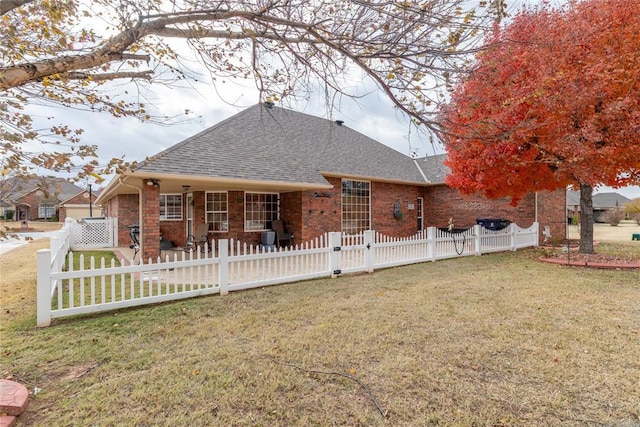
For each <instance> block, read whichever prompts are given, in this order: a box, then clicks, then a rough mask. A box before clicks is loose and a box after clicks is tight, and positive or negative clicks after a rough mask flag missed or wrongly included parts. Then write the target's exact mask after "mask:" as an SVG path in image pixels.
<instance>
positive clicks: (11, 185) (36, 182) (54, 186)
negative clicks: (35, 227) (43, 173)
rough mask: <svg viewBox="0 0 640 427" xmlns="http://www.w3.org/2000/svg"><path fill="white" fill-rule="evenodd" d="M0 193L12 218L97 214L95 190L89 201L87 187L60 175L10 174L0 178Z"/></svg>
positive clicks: (22, 219)
mask: <svg viewBox="0 0 640 427" xmlns="http://www.w3.org/2000/svg"><path fill="white" fill-rule="evenodd" d="M0 195H1V196H2V202H3V203H4V204H5V205H6V206H5V210H8V209H10V210H13V211H14V212H15V213H14V219H15V220H16V221H24V220H56V219H57V220H58V221H60V222H64V220H65V219H66V218H84V217H88V216H89V212H90V211H93V214H94V215H93V216H100V213H101V210H100V209H99V207H96V206H95V200H96V198H97V195H96V194H93V195H92V196H93V197H92V198H91V199H92V203H90V202H89V191H88V190H85V189H83V188H80V187H78V186H77V185H75V184H73V183H72V182H69V181H67V180H66V179H64V178H57V177H30V178H21V177H13V178H8V179H6V180H3V181H2V182H0Z"/></svg>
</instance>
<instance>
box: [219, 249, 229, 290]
mask: <svg viewBox="0 0 640 427" xmlns="http://www.w3.org/2000/svg"><path fill="white" fill-rule="evenodd" d="M218 258H220V264H219V267H220V268H219V269H218V283H219V284H220V295H227V294H228V293H229V240H227V239H220V240H218Z"/></svg>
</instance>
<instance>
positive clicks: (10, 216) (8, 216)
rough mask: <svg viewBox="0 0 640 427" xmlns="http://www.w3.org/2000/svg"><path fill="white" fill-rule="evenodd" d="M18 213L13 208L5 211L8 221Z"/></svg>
mask: <svg viewBox="0 0 640 427" xmlns="http://www.w3.org/2000/svg"><path fill="white" fill-rule="evenodd" d="M15 213H16V211H14V210H11V209H7V210H6V211H4V217H5V219H6V220H7V221H11V220H13V215H14V214H15Z"/></svg>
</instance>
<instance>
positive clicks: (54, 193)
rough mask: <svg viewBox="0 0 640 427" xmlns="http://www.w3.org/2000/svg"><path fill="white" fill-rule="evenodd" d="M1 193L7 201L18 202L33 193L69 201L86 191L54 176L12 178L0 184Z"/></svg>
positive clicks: (49, 198)
mask: <svg viewBox="0 0 640 427" xmlns="http://www.w3.org/2000/svg"><path fill="white" fill-rule="evenodd" d="M0 187H1V188H0V193H1V194H2V198H3V199H5V200H7V201H12V202H17V201H19V200H20V199H21V198H23V197H24V196H26V195H28V194H29V193H32V192H33V191H37V190H40V191H42V197H43V199H46V200H50V201H60V200H67V199H69V198H71V197H73V196H75V195H77V194H79V193H81V192H83V191H84V190H83V189H82V188H80V187H78V186H77V185H75V184H74V183H72V182H70V181H67V180H66V179H64V178H58V177H52V176H37V177H29V178H24V177H11V178H7V179H6V180H3V181H2V182H1V183H0Z"/></svg>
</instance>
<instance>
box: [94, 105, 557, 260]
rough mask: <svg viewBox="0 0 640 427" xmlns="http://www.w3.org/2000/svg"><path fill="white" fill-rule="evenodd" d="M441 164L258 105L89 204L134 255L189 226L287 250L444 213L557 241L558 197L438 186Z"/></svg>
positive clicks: (126, 175) (151, 162) (426, 222)
mask: <svg viewBox="0 0 640 427" xmlns="http://www.w3.org/2000/svg"><path fill="white" fill-rule="evenodd" d="M444 158H445V156H444V155H440V156H433V157H426V158H422V159H413V158H410V157H408V156H405V155H404V154H401V153H399V152H397V151H395V150H393V149H391V148H389V147H387V146H385V145H383V144H381V143H379V142H377V141H375V140H374V139H371V138H369V137H367V136H365V135H363V134H361V133H359V132H356V131H354V130H353V129H350V128H349V127H348V126H347V125H346V124H345V123H344V122H342V121H331V120H327V119H322V118H319V117H314V116H310V115H307V114H303V113H298V112H294V111H291V110H287V109H283V108H279V107H275V106H273V105H272V104H269V103H267V104H258V105H255V106H253V107H250V108H248V109H246V110H244V111H242V112H240V113H239V114H237V115H235V116H233V117H230V118H228V119H226V120H224V121H222V122H220V123H218V124H217V125H214V126H212V127H210V128H208V129H206V130H204V131H202V132H200V133H198V134H196V135H194V136H191V137H189V138H187V139H186V140H184V141H182V142H180V143H178V144H176V145H174V146H172V147H170V148H168V149H166V150H164V151H162V152H160V153H158V154H156V155H154V156H151V157H149V158H148V159H147V160H145V161H143V162H141V163H140V164H139V165H138V167H137V168H136V169H135V170H133V171H127V172H123V173H122V174H120V175H118V176H117V177H116V178H114V179H113V180H112V181H111V182H110V183H109V184H108V185H107V187H106V188H105V189H104V190H103V191H102V193H101V195H100V197H99V198H98V200H97V201H98V203H100V204H101V205H102V206H103V208H104V210H105V214H106V215H107V216H112V217H118V224H119V235H118V240H119V241H121V242H123V241H124V242H126V241H129V230H128V228H127V226H129V225H132V224H140V228H141V246H142V254H143V257H145V258H146V257H156V256H158V254H159V252H160V249H159V247H160V240H161V238H162V239H164V240H171V241H172V242H173V243H174V244H175V245H177V246H181V245H183V244H184V243H185V240H186V236H187V235H188V234H192V233H193V230H195V229H196V227H197V226H198V225H199V224H207V229H208V230H209V237H210V238H211V239H212V240H218V239H230V238H233V239H236V240H240V241H244V242H247V243H253V244H257V243H260V239H261V235H262V232H263V231H264V230H268V229H270V228H271V221H273V220H276V219H279V220H282V221H283V222H284V224H285V226H286V228H287V229H288V231H289V232H290V233H292V234H293V236H294V244H295V243H302V242H305V241H308V240H311V239H314V238H316V237H318V236H320V235H321V234H323V233H325V232H329V231H342V232H345V233H359V232H361V231H363V230H367V229H372V230H376V231H379V232H382V233H385V234H387V235H391V236H398V237H402V236H410V235H413V234H415V233H416V232H417V231H419V230H422V229H423V228H426V227H429V226H439V227H444V226H446V225H447V222H448V220H449V218H452V217H453V218H454V220H455V225H456V227H469V226H472V225H474V224H476V220H477V218H486V217H491V218H504V219H508V220H510V221H512V222H515V223H517V224H519V225H521V226H523V227H527V226H529V225H531V223H533V222H534V221H536V220H537V221H538V222H540V224H541V226H543V227H544V226H546V225H548V226H550V227H551V230H552V235H556V236H562V237H564V236H565V229H566V228H565V227H566V223H565V192H564V190H563V191H559V192H553V193H548V192H544V193H536V194H531V195H529V196H528V197H525V198H523V200H522V201H521V202H520V203H519V204H518V206H517V207H513V206H511V205H510V203H509V202H510V200H508V199H499V200H487V199H484V198H482V197H479V196H463V195H460V194H459V193H458V192H457V191H456V190H453V189H451V188H449V187H447V186H446V185H444V184H443V180H444V177H445V175H446V173H447V170H446V168H445V167H444V166H443V164H442V162H443V160H444ZM140 207H141V208H140Z"/></svg>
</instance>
